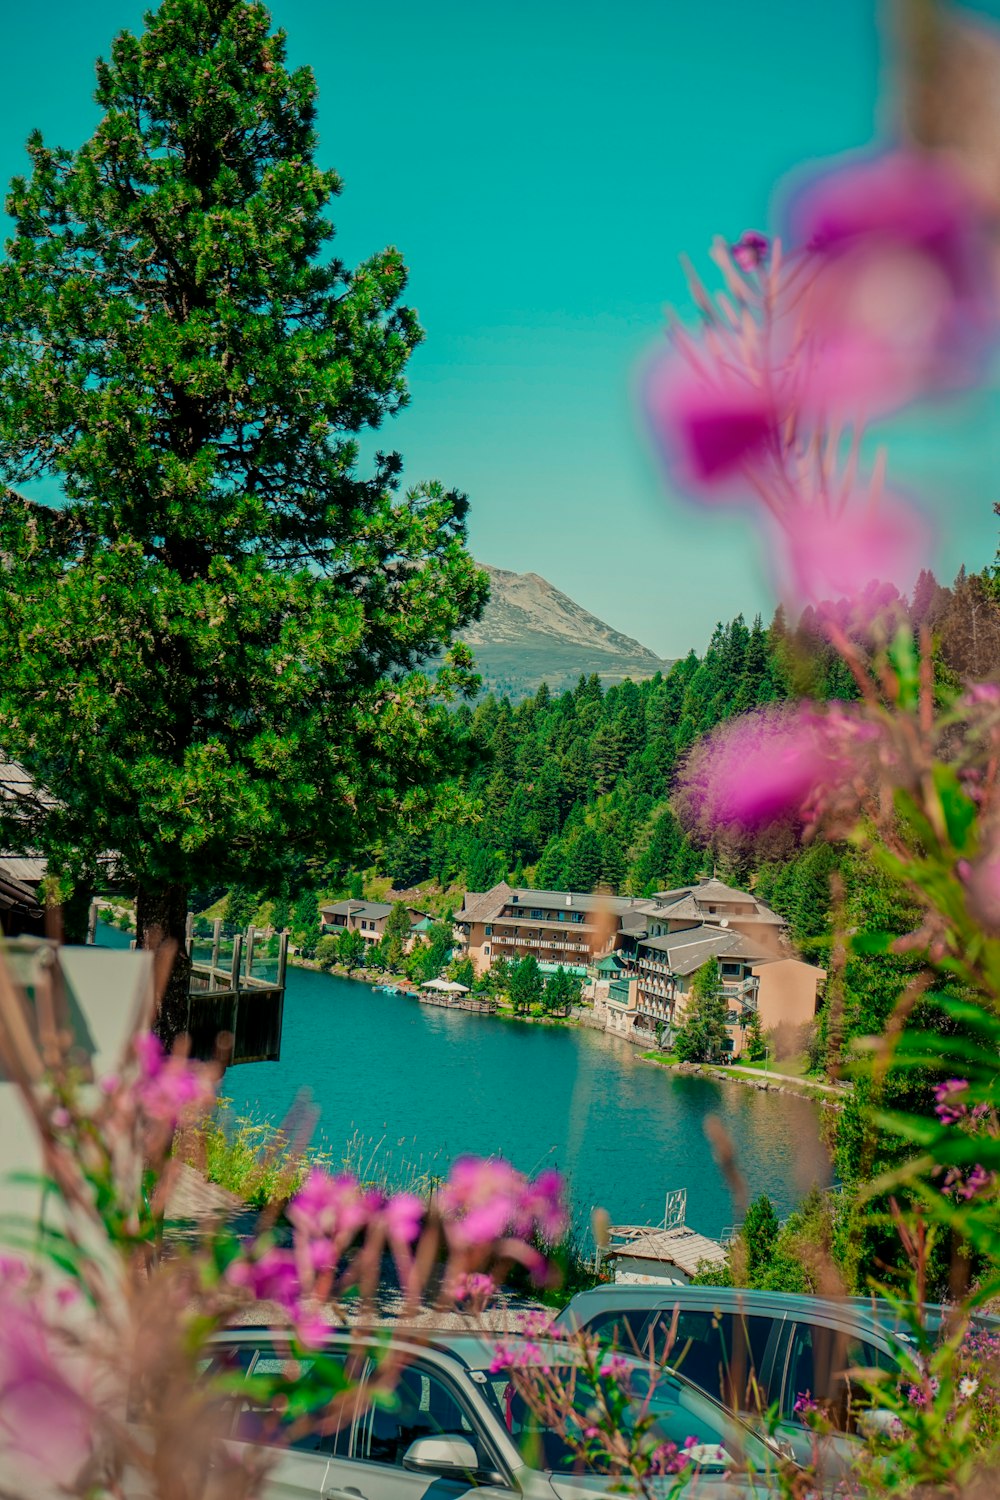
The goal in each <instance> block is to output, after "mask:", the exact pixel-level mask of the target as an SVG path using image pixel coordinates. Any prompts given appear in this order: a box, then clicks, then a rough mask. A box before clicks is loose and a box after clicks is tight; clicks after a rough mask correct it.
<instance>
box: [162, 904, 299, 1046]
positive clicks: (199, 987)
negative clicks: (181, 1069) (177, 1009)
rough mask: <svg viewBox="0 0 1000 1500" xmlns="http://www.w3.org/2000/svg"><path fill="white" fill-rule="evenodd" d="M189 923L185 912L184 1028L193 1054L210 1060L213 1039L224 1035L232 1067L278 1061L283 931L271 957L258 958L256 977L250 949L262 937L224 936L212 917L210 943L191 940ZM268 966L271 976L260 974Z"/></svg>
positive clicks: (285, 946)
mask: <svg viewBox="0 0 1000 1500" xmlns="http://www.w3.org/2000/svg"><path fill="white" fill-rule="evenodd" d="M194 921H195V919H194V914H193V913H190V912H189V913H188V922H187V950H188V953H189V954H190V955H191V979H190V986H189V990H188V1027H187V1029H188V1033H189V1035H190V1037H191V1051H192V1055H193V1056H195V1057H212V1056H213V1055H214V1053H215V1049H216V1040H217V1038H218V1036H219V1035H220V1033H222V1032H227V1033H229V1035H230V1036H231V1037H232V1039H233V1040H232V1054H231V1057H230V1059H229V1060H230V1062H231V1063H245V1062H277V1061H278V1059H279V1058H280V1056H281V1023H282V1018H283V1014H284V1006H285V974H286V969H287V965H288V933H287V932H283V933H282V934H281V936H280V937H279V939H278V952H277V955H276V958H274V959H270V958H267V957H263V958H261V957H257V959H256V962H257V969H258V972H256V973H255V972H254V965H255V950H256V949H257V946H258V940H259V937H260V936H261V935H260V934H258V932H257V931H256V929H255V928H254V927H252V926H251V927H248V928H247V929H246V931H245V932H237V933H235V934H234V935H233V936H232V937H231V938H226V937H224V935H223V929H222V922H221V921H220V920H219V919H218V918H216V920H215V921H214V922H213V924H212V936H211V939H210V940H206V939H204V938H198V937H196V936H195V932H194ZM199 950H201V951H199ZM206 950H207V951H206ZM272 966H273V973H271V972H260V970H262V969H264V970H270V969H271V968H272Z"/></svg>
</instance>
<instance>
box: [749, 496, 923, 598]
mask: <svg viewBox="0 0 1000 1500" xmlns="http://www.w3.org/2000/svg"><path fill="white" fill-rule="evenodd" d="M930 542H931V534H930V528H929V526H928V524H927V521H926V520H925V519H924V517H923V516H922V515H921V513H920V512H919V510H917V508H916V507H915V506H914V505H912V504H910V503H909V502H908V501H906V500H904V499H902V498H901V497H900V496H898V495H892V494H883V495H881V496H880V497H879V499H878V502H877V503H876V504H872V503H871V502H870V500H869V499H868V497H867V496H865V495H862V494H854V495H851V496H849V497H848V499H847V500H846V501H845V502H843V503H840V502H838V503H835V504H832V505H828V504H826V503H824V502H818V501H814V502H813V503H811V504H808V505H801V506H798V507H795V508H791V509H789V510H788V511H787V513H786V514H785V515H783V517H782V519H781V522H780V532H779V535H778V537H777V545H776V547H775V549H774V551H775V555H776V564H777V566H776V572H777V579H776V582H777V586H778V591H779V593H780V594H781V595H782V597H783V598H784V599H785V600H786V602H788V603H790V604H792V605H794V606H796V607H798V608H802V607H804V606H805V605H823V604H835V603H837V602H838V601H840V600H844V599H846V600H848V601H851V602H852V603H859V602H860V601H862V600H863V599H864V598H865V596H866V592H867V594H868V597H869V598H872V600H873V606H874V607H877V600H876V599H875V596H874V595H873V594H872V591H871V585H872V584H875V583H891V584H895V585H896V586H897V587H898V588H899V589H900V591H905V589H906V588H907V587H908V586H909V585H910V584H911V583H912V582H913V580H914V579H915V578H916V576H917V574H918V573H919V571H920V569H921V567H923V565H924V564H925V563H926V562H927V560H928V558H929V555H930Z"/></svg>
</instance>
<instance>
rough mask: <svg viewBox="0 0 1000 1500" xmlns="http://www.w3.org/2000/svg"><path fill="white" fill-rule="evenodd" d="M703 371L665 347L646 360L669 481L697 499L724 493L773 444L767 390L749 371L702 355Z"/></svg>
mask: <svg viewBox="0 0 1000 1500" xmlns="http://www.w3.org/2000/svg"><path fill="white" fill-rule="evenodd" d="M704 363H705V372H704V373H703V372H702V370H700V369H696V368H695V367H694V365H693V363H692V362H691V361H690V360H689V359H688V358H686V357H685V356H683V355H679V354H675V353H672V352H671V353H667V354H664V355H662V356H661V357H660V358H658V359H657V360H655V361H654V362H653V364H652V365H651V366H650V368H649V370H648V372H647V376H646V383H645V406H646V412H647V416H648V418H649V422H650V427H651V430H652V434H653V438H654V440H655V442H656V446H657V448H658V450H659V453H660V456H661V458H662V459H663V462H664V463H665V465H666V467H667V469H668V471H669V473H670V475H671V477H672V478H673V480H674V481H675V482H676V483H677V484H678V485H679V486H680V487H681V488H682V489H684V490H687V491H690V492H693V493H694V494H695V495H696V496H697V497H699V498H702V499H704V498H711V497H713V496H715V497H719V496H720V494H721V497H722V498H726V497H727V493H728V492H729V491H730V490H731V487H732V485H733V484H734V483H738V482H739V481H740V480H745V477H746V473H747V470H748V469H750V468H752V467H753V466H755V465H757V464H759V463H760V462H761V461H762V460H763V459H764V458H765V457H766V455H767V454H768V453H769V452H771V451H776V450H777V447H778V427H779V420H780V417H779V413H778V410H777V408H776V404H775V399H774V396H773V395H772V393H771V391H770V390H769V389H768V388H767V387H766V386H765V385H763V384H761V383H760V381H759V380H758V379H757V378H756V376H755V374H754V372H752V371H750V370H745V369H743V370H740V369H736V368H734V367H733V366H730V365H728V364H726V363H724V362H723V361H722V360H719V359H713V358H712V357H711V356H710V355H708V354H706V355H705V361H704Z"/></svg>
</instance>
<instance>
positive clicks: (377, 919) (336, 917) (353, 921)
mask: <svg viewBox="0 0 1000 1500" xmlns="http://www.w3.org/2000/svg"><path fill="white" fill-rule="evenodd" d="M406 910H407V914H408V915H409V918H410V937H409V944H404V946H409V945H412V943H413V940H414V938H415V936H416V935H417V934H418V933H419V932H421V931H426V929H427V927H429V926H430V918H429V917H428V915H427V913H426V912H422V911H417V909H416V907H415V906H408V907H407V908H406ZM391 911H392V906H391V905H387V904H386V902H384V901H334V902H332V903H330V904H329V905H326V906H321V907H320V909H319V916H320V922H321V923H322V926H323V931H324V932H329V933H334V934H336V933H338V932H360V934H361V936H362V937H363V938H364V939H365V941H366V942H368V943H378V942H380V941H381V939H382V935H383V933H384V932H385V923H386V918H387V917H388V915H389V913H390V912H391Z"/></svg>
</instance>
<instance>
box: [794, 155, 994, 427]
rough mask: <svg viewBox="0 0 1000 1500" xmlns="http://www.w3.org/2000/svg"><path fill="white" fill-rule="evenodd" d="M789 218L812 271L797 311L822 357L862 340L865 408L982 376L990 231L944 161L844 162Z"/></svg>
mask: <svg viewBox="0 0 1000 1500" xmlns="http://www.w3.org/2000/svg"><path fill="white" fill-rule="evenodd" d="M790 217H791V226H792V240H793V242H794V243H797V244H798V245H801V246H803V247H804V253H805V255H806V257H807V258H808V261H809V270H810V272H811V273H814V274H812V279H811V282H810V286H809V291H808V293H807V295H806V298H805V305H804V307H803V308H800V315H801V316H802V317H803V318H804V319H805V321H807V322H808V324H809V326H810V330H811V337H812V339H813V342H814V345H815V348H816V352H817V356H818V358H819V360H822V359H823V358H824V357H828V358H830V359H831V360H832V359H836V357H837V350H838V347H840V346H841V345H842V344H843V342H844V340H845V339H848V340H849V339H853V340H854V341H855V342H856V344H857V345H858V347H859V348H862V347H864V346H865V345H867V349H868V357H867V358H868V366H869V369H871V370H873V371H874V372H875V374H876V377H877V378H876V379H875V380H871V379H869V380H868V381H866V382H865V386H866V389H865V392H864V394H865V397H866V398H867V399H868V402H869V406H868V410H869V412H871V411H874V410H876V409H880V410H888V409H891V408H892V407H893V406H896V405H899V404H902V403H903V402H904V401H908V400H910V399H912V398H913V397H914V396H916V395H918V394H920V393H921V391H925V390H929V389H936V388H941V387H942V386H944V387H949V386H954V385H958V384H963V383H965V382H966V381H968V380H969V379H970V378H974V377H975V376H976V375H977V374H978V372H979V369H980V367H981V356H982V354H983V352H984V349H985V346H986V343H987V341H988V339H989V338H990V337H991V335H992V333H993V332H994V329H995V309H994V287H993V280H994V278H993V272H992V267H991V247H990V233H989V231H990V226H989V223H988V220H987V216H986V214H985V212H984V209H983V207H982V205H981V204H980V203H979V202H978V201H977V200H976V198H975V197H974V195H973V194H972V192H971V191H970V190H969V188H968V187H967V186H966V184H965V182H964V181H963V179H962V178H961V177H960V176H959V175H958V173H957V172H956V171H955V170H954V168H953V167H952V166H951V165H950V164H949V163H948V162H947V161H946V160H945V159H944V158H942V157H934V156H930V155H922V154H919V153H917V152H908V151H897V152H891V153H888V154H885V155H882V156H878V157H874V158H869V159H867V160H864V161H860V162H854V163H851V164H850V165H848V166H846V167H842V168H839V169H838V170H836V171H833V172H831V173H829V174H827V175H826V176H823V177H820V178H818V179H817V180H816V181H814V182H812V183H810V184H809V185H808V186H807V187H806V188H805V189H804V190H803V191H802V192H801V193H800V194H799V195H798V197H797V199H796V201H795V202H794V203H793V205H792V212H791V216H790ZM857 368H858V375H859V378H860V379H862V380H864V365H863V363H862V362H861V361H860V360H859V361H858V362H857Z"/></svg>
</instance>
